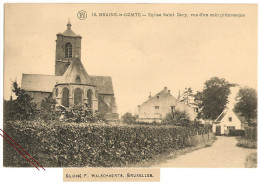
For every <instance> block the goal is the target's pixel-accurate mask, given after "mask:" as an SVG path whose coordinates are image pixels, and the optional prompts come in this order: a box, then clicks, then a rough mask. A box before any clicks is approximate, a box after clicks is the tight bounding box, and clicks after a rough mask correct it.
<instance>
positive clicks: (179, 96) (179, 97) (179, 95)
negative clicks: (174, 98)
mask: <svg viewBox="0 0 260 184" xmlns="http://www.w3.org/2000/svg"><path fill="white" fill-rule="evenodd" d="M180 99H181V91H180V90H179V94H178V100H179V101H180Z"/></svg>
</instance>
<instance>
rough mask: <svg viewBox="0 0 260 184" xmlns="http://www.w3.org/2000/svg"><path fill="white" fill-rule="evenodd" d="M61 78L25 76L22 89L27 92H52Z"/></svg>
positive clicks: (35, 75) (53, 76) (39, 75)
mask: <svg viewBox="0 0 260 184" xmlns="http://www.w3.org/2000/svg"><path fill="white" fill-rule="evenodd" d="M60 77H61V76H55V75H42V74H23V75H22V84H21V88H22V89H24V90H26V91H42V92H52V90H53V88H54V86H55V84H56V83H57V81H58V80H59V78H60Z"/></svg>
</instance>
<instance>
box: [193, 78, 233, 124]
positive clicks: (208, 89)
mask: <svg viewBox="0 0 260 184" xmlns="http://www.w3.org/2000/svg"><path fill="white" fill-rule="evenodd" d="M231 86H234V84H230V83H229V82H228V81H226V80H225V79H223V78H218V77H212V78H211V79H209V80H207V81H206V82H205V83H204V89H203V91H202V92H197V94H196V95H195V101H196V103H197V105H198V106H199V108H200V109H201V112H202V114H203V115H202V116H203V117H204V118H206V119H212V120H214V119H216V118H217V117H218V116H219V114H220V113H221V112H222V111H223V110H224V108H225V107H226V104H227V102H228V96H229V94H230V87H231Z"/></svg>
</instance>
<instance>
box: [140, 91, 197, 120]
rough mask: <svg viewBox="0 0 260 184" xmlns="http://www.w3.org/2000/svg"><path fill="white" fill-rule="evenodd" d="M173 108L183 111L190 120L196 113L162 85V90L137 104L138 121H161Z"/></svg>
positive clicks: (193, 118)
mask: <svg viewBox="0 0 260 184" xmlns="http://www.w3.org/2000/svg"><path fill="white" fill-rule="evenodd" d="M175 110H179V111H185V112H186V113H187V114H188V115H189V117H190V120H195V118H196V116H197V113H196V112H195V110H194V109H193V108H192V107H190V106H189V105H186V104H184V103H182V102H180V101H178V100H177V99H176V98H174V97H173V96H172V95H171V93H170V90H167V87H164V89H163V90H162V91H160V92H159V93H157V94H156V95H154V96H151V95H150V96H149V99H148V100H147V101H145V102H144V103H143V104H142V105H139V106H138V121H144V122H153V121H156V122H161V121H162V119H163V118H164V117H165V115H166V114H168V113H170V112H174V111H175Z"/></svg>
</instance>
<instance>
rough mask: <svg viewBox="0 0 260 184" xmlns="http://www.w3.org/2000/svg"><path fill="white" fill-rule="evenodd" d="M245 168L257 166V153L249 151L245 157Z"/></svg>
mask: <svg viewBox="0 0 260 184" xmlns="http://www.w3.org/2000/svg"><path fill="white" fill-rule="evenodd" d="M245 167H246V168H257V153H256V152H254V153H251V154H250V155H248V156H247V157H246V164H245Z"/></svg>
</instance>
